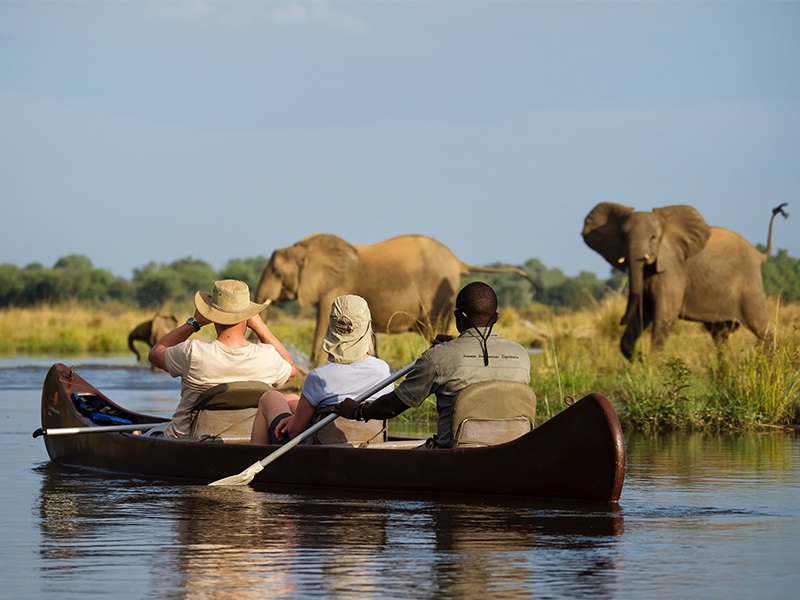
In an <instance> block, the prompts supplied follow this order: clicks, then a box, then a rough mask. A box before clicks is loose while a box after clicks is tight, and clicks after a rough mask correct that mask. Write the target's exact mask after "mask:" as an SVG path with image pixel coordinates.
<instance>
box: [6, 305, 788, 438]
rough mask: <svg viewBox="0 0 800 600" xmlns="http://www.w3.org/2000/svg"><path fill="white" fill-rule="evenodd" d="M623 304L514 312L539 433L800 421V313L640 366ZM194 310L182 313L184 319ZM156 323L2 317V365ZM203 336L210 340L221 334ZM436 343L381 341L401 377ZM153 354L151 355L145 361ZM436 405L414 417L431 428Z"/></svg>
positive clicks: (685, 332) (282, 326)
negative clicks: (576, 419)
mask: <svg viewBox="0 0 800 600" xmlns="http://www.w3.org/2000/svg"><path fill="white" fill-rule="evenodd" d="M624 306H625V301H624V298H619V297H617V298H609V299H607V300H605V301H604V302H603V303H601V304H599V305H598V306H596V307H595V308H594V309H592V310H587V311H581V312H573V313H569V314H562V315H559V314H555V313H553V311H551V310H549V309H547V308H545V307H540V306H538V307H537V306H532V307H530V308H529V309H526V310H512V309H505V310H503V311H502V313H501V321H500V323H499V324H498V326H497V330H498V332H500V334H501V335H504V336H506V337H509V338H511V339H514V340H516V341H518V342H520V343H521V344H523V345H525V346H528V347H533V348H536V349H537V352H535V353H534V354H532V357H531V358H532V361H531V362H532V368H531V379H532V386H533V388H534V390H536V394H537V396H538V409H537V411H538V414H539V422H540V423H541V422H543V421H544V420H546V419H547V418H549V417H551V416H553V415H554V414H557V413H558V412H560V411H561V410H563V409H564V407H565V403H564V397H565V396H571V397H573V398H575V399H579V398H581V397H582V396H584V395H585V394H587V393H590V392H593V391H598V392H602V393H604V394H605V395H606V396H608V397H609V399H611V400H612V402H613V403H614V404H615V406H616V407H617V409H618V412H619V414H620V418H621V420H622V421H623V425H624V426H625V428H626V429H627V430H630V431H634V430H635V431H647V432H649V431H653V432H655V431H726V430H732V431H742V430H754V429H756V430H762V431H773V430H781V429H784V428H791V427H796V426H797V425H798V423H799V422H800V304H792V305H782V304H781V303H780V302H779V301H778V300H776V299H771V300H770V303H769V307H770V322H771V327H772V330H773V334H774V336H775V344H774V345H771V346H765V345H763V344H760V343H758V342H757V341H756V339H755V338H754V337H753V335H752V334H750V333H749V332H747V331H743V330H742V331H739V332H736V333H734V334H733V335H732V336H731V339H730V342H729V344H728V345H727V346H725V347H723V348H720V349H717V348H716V347H715V346H714V344H713V343H712V341H711V337H710V336H709V335H708V333H706V331H705V329H703V327H702V326H701V325H699V324H696V323H686V322H682V321H681V322H678V323H677V325H676V327H675V328H674V330H673V333H672V335H671V336H670V339H669V340H668V342H667V346H666V348H665V349H664V351H663V352H662V353H659V354H657V355H653V354H652V353H651V352H650V351H649V344H650V342H649V335H645V336H643V337H642V339H641V340H640V342H639V349H640V350H642V355H641V357H640V358H639V359H638V360H636V361H634V362H632V363H631V362H628V361H626V360H625V359H624V358H623V357H622V354H621V353H620V351H619V347H618V345H619V338H620V336H621V333H622V331H621V328H620V326H619V320H620V318H621V317H622V313H623V310H624ZM190 310H191V305H188V304H187V305H186V306H178V307H172V312H173V313H174V314H176V315H177V316H178V318H179V319H183V318H185V317H186V316H188V315H189V314H190ZM151 316H152V314H151V313H145V312H141V311H138V312H137V311H135V310H131V309H129V308H125V307H114V306H110V307H102V308H92V307H86V306H79V305H66V306H59V307H50V308H38V309H6V310H3V311H0V354H3V355H6V356H7V355H13V354H30V355H39V356H52V357H55V358H57V359H59V360H61V359H63V360H65V361H67V362H68V358H69V357H74V356H81V355H86V354H100V355H103V354H105V355H120V354H122V355H124V354H129V351H128V349H127V335H128V332H129V331H130V330H131V329H132V328H133V327H134V326H135V325H136V324H138V323H140V322H141V321H144V320H146V319H148V318H150V317H151ZM269 324H270V327H271V328H272V330H273V331H274V332H275V333H276V335H278V337H279V338H280V339H281V340H283V341H284V343H286V344H287V345H293V346H295V347H296V348H297V349H298V350H300V351H302V352H305V353H308V352H309V350H310V339H311V335H312V333H313V322H312V321H311V319H310V318H308V316H307V313H304V316H300V317H292V316H288V315H286V314H281V313H280V312H274V313H273V315H272V317H271V318H270V321H269ZM200 335H202V336H211V335H213V331H212V330H211V328H205V329H204V330H203V331H202V332H201V333H200ZM426 347H427V342H426V341H425V340H423V339H422V338H420V337H419V336H417V335H415V334H405V335H397V336H379V338H378V349H379V354H380V355H381V357H382V358H384V359H385V360H387V362H389V363H390V364H391V365H392V366H393V367H395V368H397V367H401V366H403V365H405V364H407V363H409V362H411V361H412V360H414V358H416V357H417V356H418V355H419V354H420V353H421V352H422V351H424V349H425V348H426ZM146 349H147V348H146V347H145V346H144V345H141V346H140V351H142V352H143V353H144V352H146ZM434 411H435V409H434V407H433V403H432V402H430V401H429V402H426V404H425V405H424V407H423V408H422V409H420V410H416V411H408V412H407V413H405V415H406V417H407V418H409V419H413V420H415V421H418V420H420V419H423V418H427V419H430V420H432V419H433V414H434Z"/></svg>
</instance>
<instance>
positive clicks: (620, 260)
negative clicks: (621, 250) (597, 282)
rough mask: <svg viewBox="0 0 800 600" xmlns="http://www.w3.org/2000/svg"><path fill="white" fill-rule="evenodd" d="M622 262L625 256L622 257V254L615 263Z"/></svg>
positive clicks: (619, 263)
mask: <svg viewBox="0 0 800 600" xmlns="http://www.w3.org/2000/svg"><path fill="white" fill-rule="evenodd" d="M624 262H625V257H624V256H620V257H619V258H618V259H617V264H618V265H621V264H622V263H624Z"/></svg>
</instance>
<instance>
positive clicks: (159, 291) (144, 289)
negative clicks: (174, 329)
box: [134, 269, 186, 310]
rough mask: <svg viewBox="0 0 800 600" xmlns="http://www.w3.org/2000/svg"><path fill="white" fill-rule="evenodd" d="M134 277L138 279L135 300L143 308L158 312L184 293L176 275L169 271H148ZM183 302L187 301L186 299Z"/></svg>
mask: <svg viewBox="0 0 800 600" xmlns="http://www.w3.org/2000/svg"><path fill="white" fill-rule="evenodd" d="M134 277H135V278H136V282H135V292H134V298H135V299H136V303H137V304H138V305H139V306H140V307H142V308H148V309H153V310H158V309H159V308H161V307H162V306H164V305H165V304H166V303H167V302H169V301H170V300H173V299H175V298H177V297H178V296H179V294H180V292H182V291H183V288H182V287H181V286H180V283H179V282H178V281H176V279H175V277H174V274H173V273H171V272H170V271H169V270H168V269H159V270H150V269H148V270H146V271H143V272H140V273H138V274H134ZM181 300H186V297H184V298H181Z"/></svg>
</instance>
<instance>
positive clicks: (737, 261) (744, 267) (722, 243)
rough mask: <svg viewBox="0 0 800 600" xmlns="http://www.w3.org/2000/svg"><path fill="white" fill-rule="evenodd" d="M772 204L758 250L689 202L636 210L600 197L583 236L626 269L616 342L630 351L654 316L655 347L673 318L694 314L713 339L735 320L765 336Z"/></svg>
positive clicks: (629, 353) (734, 324)
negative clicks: (764, 274) (764, 244)
mask: <svg viewBox="0 0 800 600" xmlns="http://www.w3.org/2000/svg"><path fill="white" fill-rule="evenodd" d="M784 206H786V204H781V205H780V206H778V207H777V208H775V209H773V211H772V218H771V219H770V221H769V234H768V236H767V249H766V251H765V252H763V253H761V252H759V251H758V250H756V248H755V247H753V245H752V244H750V242H748V241H747V240H745V239H744V238H743V237H742V236H740V235H739V234H738V233H735V232H733V231H730V230H729V229H723V228H722V227H712V226H710V225H708V224H707V223H706V222H705V220H704V219H703V217H702V216H701V215H700V213H699V212H698V211H697V210H696V209H695V208H692V207H691V206H685V205H676V206H665V207H663V208H655V209H653V211H652V212H639V211H635V210H634V209H633V208H631V207H629V206H622V205H620V204H613V203H611V202H603V203H601V204H598V205H597V206H595V207H594V209H592V211H591V212H590V213H589V214H588V215H587V217H586V220H585V221H584V226H583V232H582V235H583V239H584V241H585V242H586V244H587V245H588V246H589V247H590V248H591V249H592V250H595V251H596V252H598V253H599V254H600V255H601V256H602V257H603V258H605V259H606V260H607V261H608V262H609V263H610V264H611V265H612V266H613V267H615V268H617V269H623V270H625V271H627V272H628V274H629V276H630V289H629V292H628V306H627V308H626V310H625V316H624V317H623V318H622V324H623V325H626V328H625V333H624V334H623V336H622V340H621V342H620V349H621V350H622V353H623V354H624V355H625V357H626V358H628V359H630V358H631V357H632V356H633V350H634V347H635V345H636V341H637V340H638V339H639V336H640V335H641V333H642V331H644V329H646V328H647V327H648V326H649V325H650V324H651V323H652V324H653V348H654V349H660V348H662V347H663V345H664V342H665V340H666V338H667V334H668V333H669V330H670V329H671V328H672V326H673V325H674V324H675V320H676V319H678V318H681V319H686V320H688V321H699V322H701V323H703V324H704V325H705V327H706V329H707V330H708V331H709V332H710V333H711V335H712V337H713V338H714V340H715V341H717V342H724V341H726V340H727V339H728V334H729V333H730V332H731V331H734V330H735V329H736V328H737V327H738V326H739V324H742V325H744V326H745V327H747V328H748V329H749V330H750V331H752V332H753V333H754V334H755V335H756V336H757V337H758V338H759V339H762V340H763V339H766V338H767V335H768V334H767V323H768V318H767V304H766V296H765V294H764V284H763V281H762V276H761V264H762V263H763V262H764V261H765V260H766V259H767V258H768V257H769V255H770V252H771V251H772V223H773V221H774V220H775V216H776V215H777V214H778V213H780V214H781V215H783V217H784V218H786V217H787V216H788V215H787V214H786V213H785V212H784V211H783V207H784Z"/></svg>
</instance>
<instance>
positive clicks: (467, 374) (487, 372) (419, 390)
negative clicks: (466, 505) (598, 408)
mask: <svg viewBox="0 0 800 600" xmlns="http://www.w3.org/2000/svg"><path fill="white" fill-rule="evenodd" d="M454 314H455V321H456V329H457V330H458V332H459V336H458V337H456V338H453V337H452V336H449V335H443V334H439V335H437V336H436V338H435V339H434V340H432V346H431V347H430V348H428V349H427V350H426V351H425V352H423V353H422V355H421V356H420V357H419V358H418V359H417V360H416V362H415V363H414V367H413V368H412V369H411V371H410V372H409V374H408V375H407V376H406V378H405V379H404V380H403V381H402V382H401V383H400V385H399V386H397V388H396V389H394V390H393V391H391V392H389V393H388V394H384V395H382V396H380V397H379V398H377V399H376V400H375V401H373V402H363V403H361V404H358V403H356V402H355V401H354V400H352V399H351V398H347V399H345V400H344V401H342V402H340V403H339V404H337V405H336V407H335V408H334V409H333V410H334V412H335V413H336V414H338V415H340V416H342V417H345V418H346V419H353V420H356V421H368V420H370V419H390V418H392V417H395V416H397V415H399V414H400V413H401V412H403V411H405V410H407V409H408V408H412V407H418V406H420V405H421V404H422V402H423V401H424V400H425V398H427V397H428V396H430V395H431V394H435V395H436V410H437V413H438V418H437V427H436V429H437V433H436V435H434V436H433V438H432V439H431V440H429V442H430V444H429V445H430V446H431V447H439V448H449V447H451V446H452V445H453V439H452V438H453V434H452V427H453V407H454V404H455V400H456V397H457V396H458V393H459V392H460V391H461V390H463V389H464V388H466V387H467V386H469V385H471V384H473V383H478V382H482V381H491V380H502V381H517V382H520V383H524V384H526V385H527V384H530V379H531V373H530V370H531V361H530V356H529V354H528V351H527V350H526V349H525V348H523V347H522V346H521V345H520V344H517V343H516V342H512V341H511V340H508V339H505V338H503V337H501V336H499V335H498V334H497V332H495V331H493V330H492V328H493V327H494V325H495V324H496V323H497V321H498V319H499V318H500V316H499V315H498V313H497V295H496V294H495V292H494V290H493V289H492V287H491V286H489V285H488V284H486V283H483V282H481V281H476V282H473V283H470V284H468V285H466V286H465V287H464V288H463V289H462V290H461V291H460V292H459V293H458V296H457V297H456V304H455V311H454Z"/></svg>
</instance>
